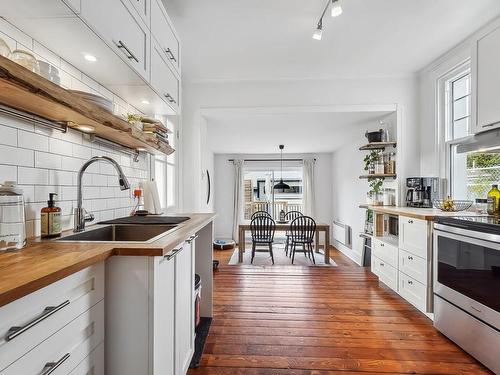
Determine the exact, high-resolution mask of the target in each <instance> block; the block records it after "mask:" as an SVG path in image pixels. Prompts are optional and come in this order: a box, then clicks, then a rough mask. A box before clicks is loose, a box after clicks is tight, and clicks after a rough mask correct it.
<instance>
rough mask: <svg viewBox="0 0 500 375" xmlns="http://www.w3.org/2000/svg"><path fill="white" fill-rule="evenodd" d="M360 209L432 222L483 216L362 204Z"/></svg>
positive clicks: (473, 213)
mask: <svg viewBox="0 0 500 375" xmlns="http://www.w3.org/2000/svg"><path fill="white" fill-rule="evenodd" d="M359 207H360V208H367V209H371V210H373V212H377V213H382V214H390V215H401V216H406V217H411V218H413V219H421V220H428V221H433V220H434V219H435V218H436V217H443V216H484V214H483V215H480V214H478V213H476V212H471V211H462V212H444V211H441V210H438V209H436V208H415V207H396V206H371V205H367V204H362V205H360V206H359Z"/></svg>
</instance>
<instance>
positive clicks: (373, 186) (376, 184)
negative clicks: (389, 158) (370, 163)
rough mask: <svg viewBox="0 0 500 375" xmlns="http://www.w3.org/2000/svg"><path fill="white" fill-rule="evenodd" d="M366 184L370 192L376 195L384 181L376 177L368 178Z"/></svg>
mask: <svg viewBox="0 0 500 375" xmlns="http://www.w3.org/2000/svg"><path fill="white" fill-rule="evenodd" d="M368 183H369V186H370V192H373V193H375V194H378V193H380V189H381V188H382V184H383V183H384V179H383V178H378V177H369V178H368Z"/></svg>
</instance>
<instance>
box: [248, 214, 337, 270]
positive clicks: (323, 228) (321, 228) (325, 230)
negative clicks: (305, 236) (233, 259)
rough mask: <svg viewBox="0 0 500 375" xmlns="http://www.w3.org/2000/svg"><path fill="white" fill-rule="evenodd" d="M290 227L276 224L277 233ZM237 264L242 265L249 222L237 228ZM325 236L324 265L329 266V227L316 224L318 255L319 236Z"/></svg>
mask: <svg viewBox="0 0 500 375" xmlns="http://www.w3.org/2000/svg"><path fill="white" fill-rule="evenodd" d="M289 227H290V223H280V222H276V231H277V232H286V231H287V230H288V228H289ZM238 228H239V229H238V263H243V253H244V252H245V233H246V232H248V231H250V221H245V222H243V223H241V224H240V225H239V227H238ZM321 232H323V233H324V234H325V244H324V254H325V264H330V225H329V224H324V223H316V235H315V236H314V249H315V251H316V253H319V249H320V244H319V234H320V233H321Z"/></svg>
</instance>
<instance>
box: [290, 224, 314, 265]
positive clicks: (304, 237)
mask: <svg viewBox="0 0 500 375" xmlns="http://www.w3.org/2000/svg"><path fill="white" fill-rule="evenodd" d="M315 233H316V222H315V221H314V219H313V218H312V217H309V216H299V217H297V218H295V219H294V220H293V221H292V222H291V223H290V241H291V248H292V264H293V262H294V260H295V253H296V252H297V245H302V251H300V250H299V252H303V253H304V255H305V256H306V257H307V256H308V257H309V259H311V257H312V261H313V264H316V260H315V259H314V251H313V246H312V245H313V241H314V235H315Z"/></svg>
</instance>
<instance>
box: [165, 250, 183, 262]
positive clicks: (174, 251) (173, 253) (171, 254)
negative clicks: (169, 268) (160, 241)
mask: <svg viewBox="0 0 500 375" xmlns="http://www.w3.org/2000/svg"><path fill="white" fill-rule="evenodd" d="M182 249H183V248H182V247H180V248H178V249H174V250H172V252H171V253H169V254H167V255H165V256H164V257H163V259H166V260H170V259H172V258H173V257H175V256H176V255H177V254H178V253H179V252H181V251H182Z"/></svg>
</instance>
